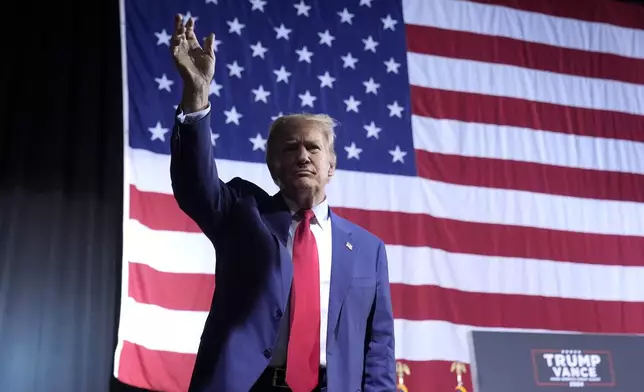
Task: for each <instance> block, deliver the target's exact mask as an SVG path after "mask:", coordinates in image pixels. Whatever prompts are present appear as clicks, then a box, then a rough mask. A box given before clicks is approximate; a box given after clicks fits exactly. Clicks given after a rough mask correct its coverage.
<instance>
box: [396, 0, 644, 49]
mask: <svg viewBox="0 0 644 392" xmlns="http://www.w3.org/2000/svg"><path fill="white" fill-rule="evenodd" d="M403 18H404V20H405V23H406V24H415V25H420V26H433V27H439V28H442V29H449V30H460V31H468V32H471V33H477V34H487V35H493V36H500V37H508V38H514V39H518V40H523V41H529V42H537V43H542V44H547V45H554V46H560V47H564V48H571V49H579V50H585V51H593V52H602V53H612V54H617V55H620V56H626V57H634V58H641V59H644V45H642V44H641V43H642V42H644V31H642V30H639V29H630V28H626V27H620V26H613V25H609V24H606V23H597V22H587V21H583V20H576V19H571V18H562V17H556V16H551V15H545V14H541V13H536V12H528V11H520V10H516V9H512V8H508V7H503V6H496V5H484V4H477V3H473V2H468V1H454V0H431V1H427V0H403Z"/></svg>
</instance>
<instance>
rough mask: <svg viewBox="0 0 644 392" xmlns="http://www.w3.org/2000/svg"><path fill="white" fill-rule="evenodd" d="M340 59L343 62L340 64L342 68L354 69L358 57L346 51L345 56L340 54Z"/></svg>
mask: <svg viewBox="0 0 644 392" xmlns="http://www.w3.org/2000/svg"><path fill="white" fill-rule="evenodd" d="M342 61H343V62H344V64H342V68H353V69H356V63H357V62H358V59H357V58H355V57H353V56H352V55H351V53H350V52H349V53H347V55H346V56H342Z"/></svg>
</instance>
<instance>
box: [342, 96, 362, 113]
mask: <svg viewBox="0 0 644 392" xmlns="http://www.w3.org/2000/svg"><path fill="white" fill-rule="evenodd" d="M344 104H345V105H347V112H356V113H358V106H360V101H356V99H355V98H353V95H352V96H350V97H349V99H345V100H344Z"/></svg>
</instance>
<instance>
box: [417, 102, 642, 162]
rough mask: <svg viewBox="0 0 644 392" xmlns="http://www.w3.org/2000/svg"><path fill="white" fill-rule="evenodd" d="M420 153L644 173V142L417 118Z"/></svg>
mask: <svg viewBox="0 0 644 392" xmlns="http://www.w3.org/2000/svg"><path fill="white" fill-rule="evenodd" d="M412 129H413V135H414V146H415V147H416V149H418V150H423V151H429V152H435V153H440V154H451V155H463V156H467V157H478V158H493V159H504V160H512V161H519V162H531V163H540V164H545V165H554V166H564V167H571V168H582V169H591V170H605V171H615V172H623V173H635V174H644V160H643V159H642V157H643V156H644V143H640V142H632V141H628V140H616V139H606V138H598V137H590V136H579V135H567V134H562V133H557V132H549V131H541V130H534V129H528V128H519V127H511V126H499V125H495V124H480V123H469V122H463V121H457V120H445V119H434V118H429V117H421V116H416V115H413V116H412Z"/></svg>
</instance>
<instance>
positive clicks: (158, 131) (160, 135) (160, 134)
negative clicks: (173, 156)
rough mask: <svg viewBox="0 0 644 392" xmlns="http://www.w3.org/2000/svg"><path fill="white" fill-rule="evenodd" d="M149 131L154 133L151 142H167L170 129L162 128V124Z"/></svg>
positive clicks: (158, 123)
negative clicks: (166, 136) (166, 135)
mask: <svg viewBox="0 0 644 392" xmlns="http://www.w3.org/2000/svg"><path fill="white" fill-rule="evenodd" d="M148 131H150V133H152V136H151V137H150V140H157V139H158V140H161V141H162V142H165V134H166V133H168V132H169V131H170V129H168V128H163V127H162V126H161V123H160V122H157V125H156V126H154V127H153V128H148Z"/></svg>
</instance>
